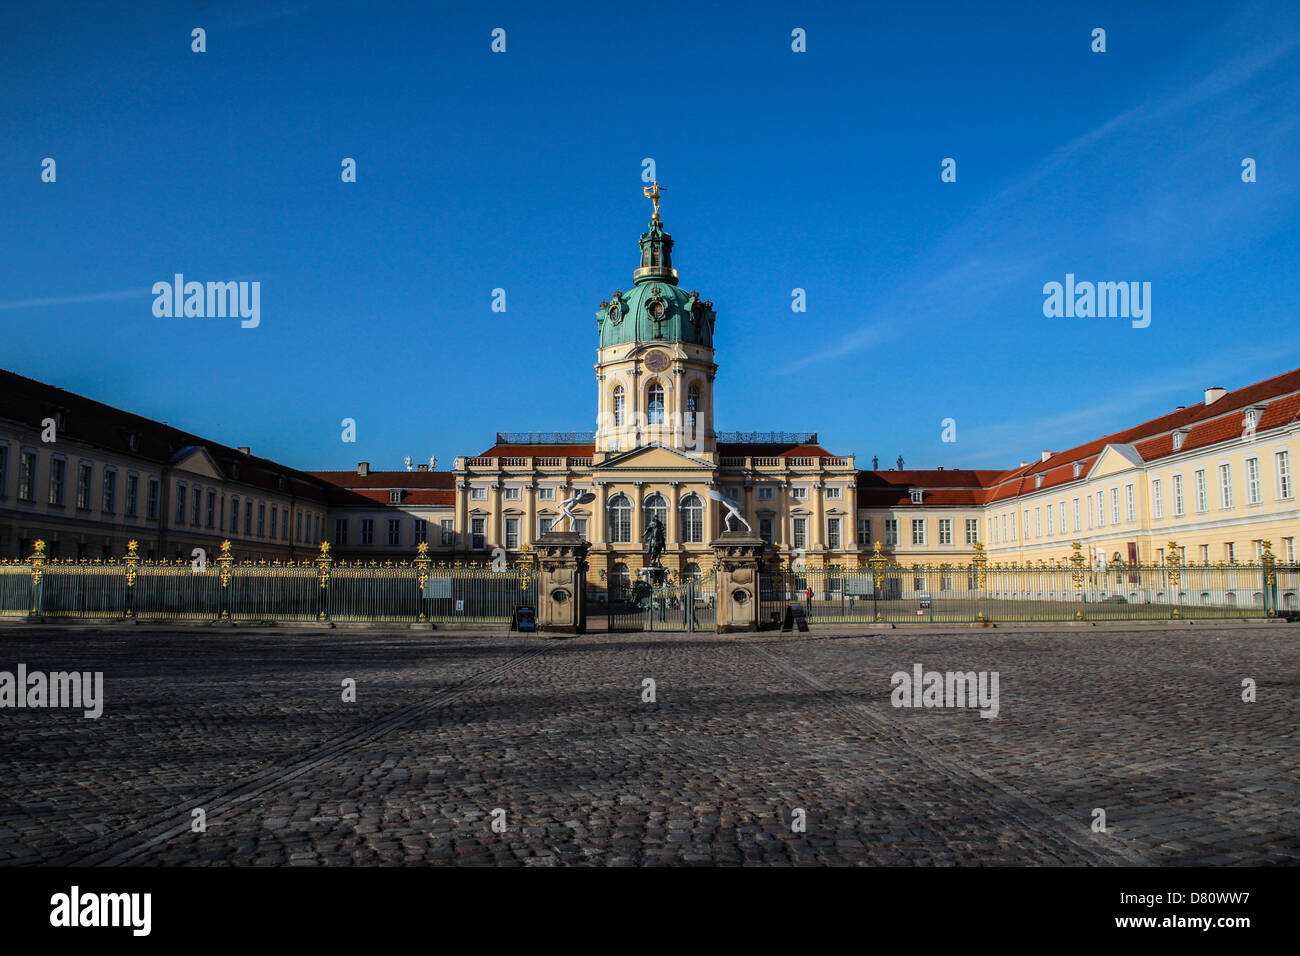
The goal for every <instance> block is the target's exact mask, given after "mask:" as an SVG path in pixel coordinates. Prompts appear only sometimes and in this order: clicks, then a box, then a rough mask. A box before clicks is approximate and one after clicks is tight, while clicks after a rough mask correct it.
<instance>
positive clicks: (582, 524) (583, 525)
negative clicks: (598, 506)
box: [573, 518, 590, 541]
mask: <svg viewBox="0 0 1300 956" xmlns="http://www.w3.org/2000/svg"><path fill="white" fill-rule="evenodd" d="M573 530H574V531H576V532H577V533H578V534H580V535H582V540H583V541H588V540H590V539H589V538H588V537H587V519H586V518H575V519H574V521H573Z"/></svg>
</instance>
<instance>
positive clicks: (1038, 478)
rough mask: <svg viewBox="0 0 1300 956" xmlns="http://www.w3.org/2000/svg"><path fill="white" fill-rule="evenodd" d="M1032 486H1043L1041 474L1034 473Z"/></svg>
mask: <svg viewBox="0 0 1300 956" xmlns="http://www.w3.org/2000/svg"><path fill="white" fill-rule="evenodd" d="M1034 487H1035V488H1041V487H1043V476H1042V475H1034Z"/></svg>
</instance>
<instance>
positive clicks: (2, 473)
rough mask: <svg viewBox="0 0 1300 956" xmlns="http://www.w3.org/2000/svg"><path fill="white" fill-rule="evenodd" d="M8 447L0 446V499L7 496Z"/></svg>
mask: <svg viewBox="0 0 1300 956" xmlns="http://www.w3.org/2000/svg"><path fill="white" fill-rule="evenodd" d="M8 479H9V446H8V445H0V499H3V498H5V497H7V496H8V494H9V480H8Z"/></svg>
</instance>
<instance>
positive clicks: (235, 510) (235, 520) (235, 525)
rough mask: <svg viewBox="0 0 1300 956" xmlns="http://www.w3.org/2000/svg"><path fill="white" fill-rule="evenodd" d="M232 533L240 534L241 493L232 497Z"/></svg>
mask: <svg viewBox="0 0 1300 956" xmlns="http://www.w3.org/2000/svg"><path fill="white" fill-rule="evenodd" d="M230 533H231V534H239V495H232V496H231V498H230Z"/></svg>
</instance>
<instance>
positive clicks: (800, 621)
mask: <svg viewBox="0 0 1300 956" xmlns="http://www.w3.org/2000/svg"><path fill="white" fill-rule="evenodd" d="M796 627H797V628H799V630H801V631H806V630H808V618H807V617H805V616H804V613H803V607H802V606H801V605H798V604H787V605H786V607H785V620H784V621H783V622H782V624H781V630H782V631H792V630H794V629H795V628H796Z"/></svg>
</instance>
